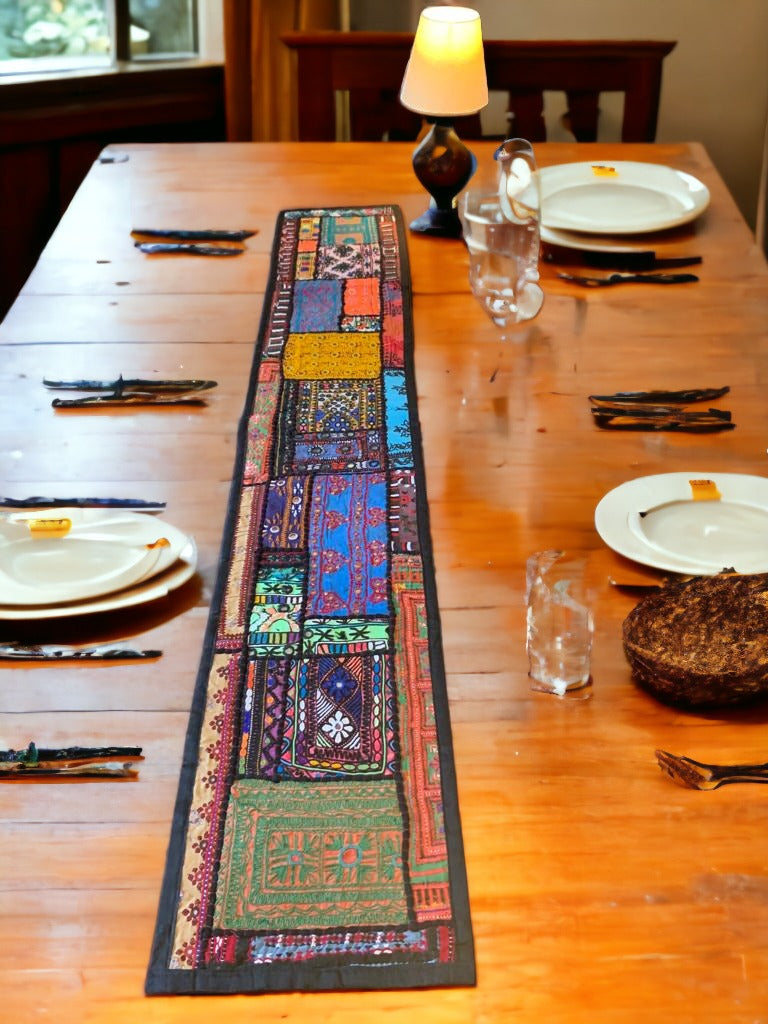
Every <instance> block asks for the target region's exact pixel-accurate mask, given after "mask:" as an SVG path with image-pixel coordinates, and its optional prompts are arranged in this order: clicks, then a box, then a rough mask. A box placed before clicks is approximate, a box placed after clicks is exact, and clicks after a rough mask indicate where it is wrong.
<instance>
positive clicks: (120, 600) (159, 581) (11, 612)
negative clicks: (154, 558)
mask: <svg viewBox="0 0 768 1024" xmlns="http://www.w3.org/2000/svg"><path fill="white" fill-rule="evenodd" d="M196 568H197V547H196V546H195V542H194V540H193V539H192V538H191V537H188V538H187V542H186V544H185V545H184V547H183V548H182V550H181V551H180V552H179V557H178V558H177V560H176V561H175V562H174V563H173V565H172V566H170V568H168V569H166V570H165V572H162V573H160V575H158V576H153V577H152V579H149V580H145V581H144V582H143V583H139V584H137V585H136V586H133V587H128V588H127V589H125V590H120V591H118V592H117V593H116V594H106V595H103V596H102V597H97V598H92V599H90V600H87V601H77V602H74V603H72V604H57V605H41V606H37V607H34V606H33V607H29V608H19V607H13V606H7V605H0V620H2V619H15V620H25V621H26V620H33V619H61V618H68V617H71V616H73V615H93V614H94V613H95V612H109V611H115V610H117V609H120V608H131V607H133V606H134V605H138V604H146V603H147V602H148V601H157V600H158V599H159V598H161V597H165V596H166V595H167V594H169V593H170V592H171V591H172V590H176V589H178V587H180V586H182V584H184V583H186V582H187V580H189V579H191V577H192V576H193V575H194V573H195V569H196Z"/></svg>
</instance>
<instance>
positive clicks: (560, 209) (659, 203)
mask: <svg viewBox="0 0 768 1024" xmlns="http://www.w3.org/2000/svg"><path fill="white" fill-rule="evenodd" d="M539 178H540V183H541V222H542V224H543V225H544V226H545V227H546V228H552V229H555V230H564V231H582V232H586V233H589V234H603V235H631V234H641V233H643V232H648V231H661V230H663V229H666V228H673V227H677V226H678V225H679V224H687V223H688V222H689V221H692V220H694V219H695V218H696V217H698V216H699V214H701V213H702V212H703V211H704V210H705V209H706V208H707V206H708V205H709V189H708V188H707V187H706V185H704V184H703V183H702V182H701V181H699V180H698V178H694V177H693V176H692V175H691V174H686V173H685V172H683V171H676V170H674V168H672V167H666V166H664V165H663V164H647V163H639V162H635V161H630V160H616V161H614V162H612V163H609V162H604V163H571V164H557V165H555V166H553V167H543V168H542V169H541V171H540V174H539Z"/></svg>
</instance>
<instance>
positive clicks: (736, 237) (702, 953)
mask: <svg viewBox="0 0 768 1024" xmlns="http://www.w3.org/2000/svg"><path fill="white" fill-rule="evenodd" d="M475 151H476V152H477V155H478V158H479V159H480V161H481V164H482V162H483V161H485V162H486V163H487V162H488V161H490V159H491V152H492V147H491V146H490V145H489V144H479V145H478V146H476V147H475ZM111 152H112V154H118V155H120V154H124V155H126V156H127V157H128V159H127V160H116V161H114V162H107V163H101V162H97V163H96V164H95V165H94V166H93V168H92V170H91V172H90V173H89V175H88V177H87V178H86V180H85V182H84V184H83V186H82V187H81V189H80V191H79V192H78V194H77V195H76V197H75V199H74V201H73V203H72V205H71V207H70V208H69V210H68V211H67V213H66V214H65V216H64V218H63V220H62V222H61V224H60V226H59V228H58V229H57V231H56V233H55V234H54V235H53V237H52V238H51V240H50V242H49V244H48V246H47V248H46V250H45V251H44V253H43V255H42V257H41V259H40V261H39V263H38V265H37V267H36V269H35V270H34V272H33V274H32V275H31V277H30V279H29V281H28V283H27V285H26V286H25V288H24V289H23V291H22V293H21V294H20V296H19V297H18V299H17V301H16V303H15V304H14V306H13V307H12V309H11V310H10V312H9V313H8V316H7V317H6V319H5V321H4V323H3V324H2V326H0V346H1V351H2V360H1V361H0V395H1V396H2V401H0V433H1V435H2V438H3V443H2V446H0V479H2V481H3V484H2V489H3V491H4V492H5V493H7V494H9V495H11V496H14V497H22V496H24V495H27V494H62V495H63V494H72V493H80V494H84V493H86V492H90V493H94V494H119V495H122V496H136V497H145V498H155V499H161V500H165V501H167V502H168V508H167V513H166V515H167V517H168V519H169V520H170V521H171V522H173V523H174V524H176V525H177V526H179V527H180V528H181V529H183V530H185V531H187V532H189V533H191V534H193V535H194V536H195V538H196V540H197V544H198V547H199V551H200V565H199V573H198V575H197V576H196V577H195V579H194V580H193V581H192V582H191V583H190V584H189V585H188V586H186V587H184V588H182V589H181V590H179V591H178V592H176V593H174V594H173V595H171V596H170V597H169V598H167V599H164V600H162V601H159V602H157V603H153V604H148V605H145V606H141V607H138V608H134V609H131V610H128V611H125V612H123V613H120V614H117V613H115V614H109V615H102V616H98V617H82V618H74V619H68V620H63V621H60V622H57V623H56V624H55V625H52V624H50V623H49V624H40V623H26V622H22V623H14V622H2V621H0V639H6V640H7V639H44V640H48V641H79V642H90V641H93V642H95V641H100V640H103V639H117V638H123V637H130V638H132V639H133V640H134V641H136V642H138V643H139V644H140V645H141V646H144V647H153V648H160V649H162V650H163V651H164V654H163V656H162V658H160V659H159V660H158V661H157V662H153V663H150V664H143V663H138V664H128V665H125V664H117V663H114V664H107V665H83V664H73V665H72V664H70V665H61V664H58V665H53V666H51V665H46V664H42V665H37V666H32V665H10V664H7V663H6V664H4V665H3V666H2V669H0V682H1V688H0V693H1V696H0V746H3V747H6V746H13V747H21V746H24V745H26V744H27V743H28V742H29V741H30V740H35V741H36V742H38V743H43V742H44V743H45V744H46V745H51V746H52V745H69V744H73V743H83V742H91V741H93V742H94V743H101V742H108V743H118V742H119V743H128V744H133V743H137V744H140V745H142V746H143V747H144V749H145V754H146V760H145V762H144V763H143V764H142V765H141V778H140V781H139V782H138V783H135V784H120V785H114V784H101V783H100V784H97V785H85V784H83V785H57V786H50V785H25V786H11V785H8V786H5V787H3V789H2V792H0V820H2V826H1V828H2V833H1V834H2V841H1V842H0V879H1V881H0V890H1V892H2V895H1V896H0V907H1V908H2V911H1V912H0V949H1V950H2V953H0V980H1V981H2V987H3V1004H4V1010H5V1014H6V1015H7V1018H8V1019H9V1020H10V1019H25V1020H32V1019H44V1018H46V1017H48V1016H50V1017H51V1019H53V1018H54V1016H55V1019H56V1020H57V1021H58V1022H59V1024H75V1022H77V1024H82V1022H88V1024H107V1022H109V1024H129V1022H130V1024H134V1022H135V1021H136V1020H139V1019H140V1020H143V1021H146V1022H147V1024H153V1022H157V1024H161V1022H162V1024H173V1022H176V1021H178V1022H182V1021H183V1022H185V1024H192V1022H198V1021H199V1022H203V1021H206V1022H207V1021H210V1020H212V1019H216V1020H222V1021H228V1022H231V1024H240V1022H245V1021H250V1020H252V1019H254V1017H258V1019H259V1020H263V1021H277V1020H282V1021H295V1022H299V1021H301V1022H306V1021H308V1020H314V1019H318V1020H323V1021H324V1022H326V1024H337V1022H338V1024H340V1022H342V1021H343V1022H344V1024H348V1022H349V1021H350V1020H358V1021H365V1022H371V1021H374V1020H379V1019H381V1015H383V1014H386V1020H387V1022H388V1024H413V1021H414V1020H416V1019H419V1020H421V1021H424V1022H432V1021H434V1022H435V1024H437V1022H439V1024H468V1022H477V1024H480V1022H484V1024H485V1022H497V1021H512V1022H516V1024H518V1022H519V1024H533V1022H539V1021H546V1022H547V1024H566V1022H567V1024H574V1022H581V1021H584V1022H586V1021H589V1022H590V1024H596V1022H605V1024H616V1022H619V1021H621V1022H622V1024H630V1022H635V1021H637V1022H646V1021H648V1020H649V1019H653V1020H657V1021H665V1022H666V1021H673V1020H674V1021H691V1022H693V1021H696V1022H699V1024H701V1022H705V1021H718V1022H728V1024H736V1022H745V1024H746V1022H747V1021H750V1022H751V1021H754V1020H758V1019H763V1018H764V1017H765V1013H766V1006H768V839H767V838H766V820H767V819H768V790H767V789H765V788H763V787H760V786H730V787H726V788H724V789H722V790H718V791H717V792H714V793H700V792H695V791H689V790H685V789H682V788H680V787H678V786H676V785H675V784H674V783H672V782H671V781H670V780H669V779H667V778H666V777H665V776H663V775H662V774H661V772H660V771H659V769H658V767H657V765H656V762H655V758H654V750H655V749H656V748H657V747H661V748H665V749H668V750H671V751H673V752H676V753H684V754H688V755H689V756H692V757H695V758H697V759H699V760H704V761H742V762H749V761H764V760H766V756H767V754H768V741H767V739H766V737H767V736H768V730H766V723H767V722H768V709H767V708H766V706H765V705H762V706H761V705H757V706H755V707H752V708H749V709H741V710H733V711H727V712H725V711H723V712H719V711H718V712H710V713H707V714H694V713H690V712H683V711H679V710H675V709H673V708H670V707H668V706H666V705H663V704H661V703H659V702H658V701H656V700H654V699H653V698H652V697H651V696H649V695H648V694H646V693H645V692H644V691H642V690H640V689H639V688H638V687H637V686H636V685H635V684H634V683H633V682H632V680H631V677H630V671H629V667H628V665H627V662H626V659H625V657H624V654H623V651H622V645H621V624H622V621H623V619H624V617H625V616H626V615H627V614H628V612H629V611H630V609H631V608H632V607H633V605H634V603H635V601H636V600H637V597H636V596H633V595H631V594H629V593H626V592H621V591H619V590H617V589H616V588H613V587H611V586H610V585H609V583H608V576H609V574H612V573H613V574H615V573H618V572H620V571H622V570H625V569H627V570H628V568H629V567H628V566H626V565H625V564H624V563H623V561H622V559H620V558H619V557H618V556H615V555H614V554H613V553H612V552H610V551H609V550H608V549H607V548H606V547H605V546H604V545H603V544H602V542H601V540H600V538H599V537H598V535H597V534H596V532H595V529H594V519H593V516H594V509H595V506H596V504H597V502H598V501H599V500H600V498H601V497H602V496H603V495H604V494H605V493H606V492H607V491H609V490H610V489H611V488H613V487H615V486H617V485H618V484H620V483H622V482H623V481H625V480H628V479H630V478H633V477H637V476H643V475H646V474H651V473H660V472H671V471H677V470H682V471H692V472H695V473H696V475H700V474H702V473H716V472H718V471H720V472H726V471H727V472H739V473H750V474H757V475H764V474H765V472H766V468H767V467H768V462H767V460H768V455H767V454H766V447H767V446H768V402H766V391H765V388H766V383H768V267H766V263H765V260H764V258H763V256H762V254H761V253H760V251H759V250H758V248H757V247H756V245H755V243H754V240H753V237H752V235H751V233H750V231H749V229H748V227H747V225H746V224H745V223H744V221H743V219H742V218H741V216H740V214H739V212H738V211H737V208H736V206H735V204H734V202H733V200H732V198H731V197H730V195H729V194H728V192H727V190H726V188H725V186H724V185H723V182H722V180H721V178H720V177H719V175H718V173H717V171H716V170H715V168H714V167H713V165H712V163H711V162H710V160H709V158H708V156H707V154H706V153H705V151H704V150H703V148H702V147H701V146H700V145H698V144H696V143H690V144H689V143H680V144H657V145H631V146H627V145H624V146H622V145H602V144H594V145H590V146H584V145H576V144H573V145H571V144H555V143H551V144H546V145H541V146H539V147H537V154H538V156H539V161H540V163H541V164H542V165H546V164H552V163H562V162H566V161H572V160H585V159H588V160H592V159H595V160H601V161H604V160H619V159H633V160H647V161H651V162H655V163H664V164H668V165H670V166H673V167H675V168H677V169H679V170H683V171H687V172H689V173H691V174H693V175H695V176H696V177H698V178H700V179H701V180H702V181H704V182H705V183H706V185H707V186H708V187H709V189H710V191H711V195H712V201H711V205H710V207H709V208H708V209H707V210H706V212H705V213H704V214H703V215H702V216H701V217H699V218H698V219H697V220H696V221H695V222H694V223H693V224H690V225H687V226H685V227H682V228H676V229H674V230H671V231H668V232H663V233H659V234H656V235H653V236H651V239H650V240H651V242H652V245H653V247H654V248H656V249H657V250H658V252H659V253H660V254H681V253H692V252H693V253H696V254H699V255H701V256H703V263H702V264H701V267H700V268H698V271H697V272H698V273H699V275H700V281H699V283H698V284H696V285H691V286H688V285H686V286H681V287H669V288H659V287H656V288H651V287H647V286H626V287H621V288H612V289H600V290H598V291H587V290H583V289H579V288H578V287H576V286H574V285H571V284H568V283H566V282H563V281H560V280H559V279H557V277H556V268H554V267H552V266H550V265H548V264H543V265H542V283H543V288H544V291H545V296H546V297H545V302H544V307H543V310H542V312H541V314H540V315H539V317H538V318H537V319H536V320H534V321H533V322H531V323H530V324H529V325H526V326H525V327H524V328H522V329H521V331H520V332H519V337H518V339H517V340H516V341H514V342H506V343H503V342H501V341H500V340H499V337H498V335H497V332H496V329H495V328H494V327H493V325H492V324H491V323H490V321H489V320H487V319H486V317H485V315H484V313H483V312H482V310H481V309H480V307H479V305H478V304H477V303H476V302H475V300H474V299H473V298H472V296H471V294H470V291H469V287H468V283H467V257H466V251H465V249H464V247H463V244H462V243H461V242H459V241H455V240H447V239H431V238H425V237H418V236H413V235H410V236H409V238H408V249H409V256H410V264H411V279H412V286H413V296H414V298H413V312H414V329H415V362H416V378H417V388H418V397H419V416H420V420H421V425H422V432H423V445H424V453H425V462H426V471H427V487H428V496H429V508H430V518H431V529H432V538H433V545H434V556H435V565H436V575H437V589H438V595H439V602H440V611H441V617H442V630H443V645H444V651H445V663H446V670H447V683H448V690H449V695H450V700H451V716H452V723H453V737H454V747H455V760H456V770H457V776H458V788H459V797H460V804H461V813H462V824H463V833H464V842H465V848H466V862H467V871H468V877H469V889H470V896H471V904H472V916H473V925H474V933H475V940H476V954H477V967H478V984H477V987H476V988H471V989H456V990H433V991H405V992H362V993H361V992H348V993H324V994H286V995H264V996H255V997H200V998H197V999H196V998H190V997H156V998H152V999H147V998H145V997H144V995H143V982H144V974H145V969H146V966H147V961H148V955H149V949H150V943H151V939H152V933H153V928H154V921H155V914H156V909H157V900H158V894H159V888H160V881H161V876H162V870H163V864H164V857H165V850H166V844H167V841H168V837H169V834H170V819H171V813H172V809H173V803H174V798H175V794H176V786H177V779H178V772H179V767H180V759H181V752H182V745H183V739H184V733H185V729H186V723H187V714H188V709H189V702H190V698H191V694H192V689H193V684H194V680H195V674H196V670H197V664H198V659H199V656H200V652H201V646H202V638H203V632H204V628H205V623H206V616H207V613H208V605H209V601H210V597H211V593H212V588H213V585H214V581H215V574H216V569H217V563H218V556H219V547H220V542H221V531H222V527H223V521H224V513H225V507H226V500H227V494H228V487H229V480H230V476H231V470H232V465H233V459H234V453H235V434H236V427H237V422H238V419H239V416H240V413H241V411H242V407H243V402H244V397H245V388H246V385H247V381H248V373H249V368H250V364H251V359H252V356H253V348H254V340H255V337H256V333H257V329H258V323H259V316H260V312H261V303H262V299H263V294H264V289H265V287H266V284H267V279H268V271H269V258H270V250H271V246H272V239H273V229H274V224H275V219H276V215H277V213H278V211H279V210H280V209H283V208H291V207H302V208H306V207H322V206H335V205H342V206H346V205H350V206H353V205H363V204H370V203H390V202H394V203H397V204H399V205H400V206H401V208H402V209H403V212H404V216H405V219H406V222H408V221H409V220H410V219H412V218H413V217H415V216H417V215H418V214H419V213H420V212H421V211H422V209H423V208H424V206H425V195H424V193H423V192H422V191H421V189H420V186H419V185H418V183H417V182H416V180H415V178H414V177H413V172H412V169H411V165H410V147H409V146H408V145H404V144H389V145H382V144H352V143H350V144H336V145H328V144H294V143H274V144H272V143H265V144H248V143H244V144H235V143H230V144H190V145H185V144H182V145H145V146H134V145H131V146H125V147H120V146H114V147H111ZM179 226H183V227H186V228H195V227H207V228H210V227H219V228H245V227H247V228H253V229H256V230H257V232H258V233H257V234H256V235H255V236H254V237H253V238H251V239H249V240H248V242H247V245H246V252H245V254H244V255H243V256H241V257H238V258H236V259H228V260H219V261H216V260H215V259H212V258H211V259H202V258H192V257H189V258H179V257H148V256H145V255H143V254H141V253H139V252H138V251H137V250H135V249H134V247H133V244H132V239H131V236H130V231H131V229H132V228H135V227H179ZM121 372H122V373H123V374H126V375H129V374H130V375H132V376H133V375H149V374H154V373H157V374H159V375H162V376H169V377H172V376H183V377H212V378H215V379H217V380H218V381H219V382H220V383H219V387H218V388H217V389H216V390H215V391H214V392H211V393H210V396H209V404H208V406H207V407H206V408H203V409H199V410H166V411H161V410H151V409H150V410H141V411H139V410H133V409H131V410H123V411H109V412H89V413H85V414H84V413H77V414H75V413H63V412H56V411H55V410H53V409H52V408H51V405H50V399H51V395H50V394H49V393H48V392H46V390H45V388H43V386H42V383H41V381H42V378H43V376H51V377H53V376H73V377H77V376H88V377H92V378H93V377H112V376H117V375H118V374H119V373H121ZM723 384H727V385H729V386H730V388H731V391H730V393H729V394H728V395H727V396H726V397H725V398H724V399H721V400H719V402H718V403H716V404H718V405H720V406H721V407H725V408H729V409H731V410H732V413H733V418H734V420H735V422H736V424H737V426H736V429H735V430H733V431H731V432H729V433H724V434H712V435H706V434H704V435H693V434H655V433H611V432H603V431H599V430H597V429H596V428H595V427H594V425H593V424H592V422H591V415H590V411H589V403H588V401H587V396H588V395H590V394H593V393H610V392H614V391H618V390H627V389H650V388H668V389H676V388H687V387H703V386H719V385H723ZM546 547H564V548H568V549H578V550H583V551H585V552H586V553H587V554H588V556H589V563H590V573H591V576H592V578H593V584H594V595H595V596H594V605H595V619H596V637H595V650H594V661H593V678H594V684H593V693H592V698H591V699H590V700H588V701H583V702H569V701H561V700H558V699H557V698H553V697H549V696H546V695H543V694H540V693H534V692H532V691H531V689H530V687H529V682H528V678H527V662H526V655H525V644H524V628H525V623H524V619H525V608H524V585H525V583H524V573H525V560H526V557H527V555H528V554H529V553H530V552H532V551H534V550H537V549H541V548H546Z"/></svg>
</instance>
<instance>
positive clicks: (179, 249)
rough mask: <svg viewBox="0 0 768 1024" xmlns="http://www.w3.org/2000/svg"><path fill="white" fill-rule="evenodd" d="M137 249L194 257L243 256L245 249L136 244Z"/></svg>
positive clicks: (153, 243) (151, 253)
mask: <svg viewBox="0 0 768 1024" xmlns="http://www.w3.org/2000/svg"><path fill="white" fill-rule="evenodd" d="M135 244H136V248H137V249H140V250H141V251H142V252H146V253H149V254H150V255H154V254H155V253H163V252H176V253H187V254H191V255H193V256H242V254H243V253H244V252H245V249H235V248H233V247H230V246H224V245H205V244H204V243H203V242H136V243H135Z"/></svg>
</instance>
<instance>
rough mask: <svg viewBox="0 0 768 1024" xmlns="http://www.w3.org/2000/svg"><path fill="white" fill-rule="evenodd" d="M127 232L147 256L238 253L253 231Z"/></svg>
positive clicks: (228, 254)
mask: <svg viewBox="0 0 768 1024" xmlns="http://www.w3.org/2000/svg"><path fill="white" fill-rule="evenodd" d="M131 234H132V235H133V237H134V238H135V239H136V241H135V242H134V245H135V246H136V248H137V249H139V250H140V251H141V252H143V253H146V254H147V255H149V256H157V255H162V254H173V255H181V256H184V255H187V256H240V255H242V253H244V252H245V247H244V245H243V244H242V243H243V242H244V241H245V240H246V239H247V238H251V237H252V236H253V235H255V234H256V232H255V231H248V230H237V231H229V230H218V229H213V228H205V229H202V230H190V229H188V228H176V229H174V228H168V229H158V228H135V229H134V230H133V231H132V232H131Z"/></svg>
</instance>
